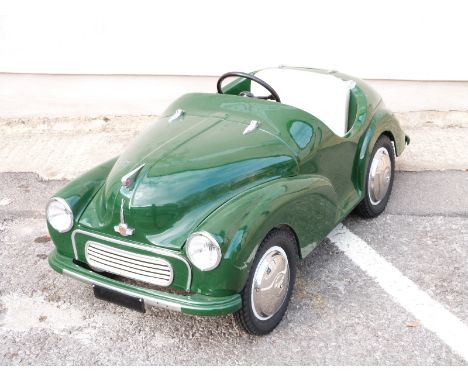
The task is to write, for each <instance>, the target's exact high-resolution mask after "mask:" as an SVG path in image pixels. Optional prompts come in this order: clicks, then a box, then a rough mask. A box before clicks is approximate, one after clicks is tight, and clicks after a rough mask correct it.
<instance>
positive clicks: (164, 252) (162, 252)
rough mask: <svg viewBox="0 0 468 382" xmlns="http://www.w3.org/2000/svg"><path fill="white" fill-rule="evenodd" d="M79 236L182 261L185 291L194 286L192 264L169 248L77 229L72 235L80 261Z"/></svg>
mask: <svg viewBox="0 0 468 382" xmlns="http://www.w3.org/2000/svg"><path fill="white" fill-rule="evenodd" d="M77 235H84V236H85V237H86V238H87V239H88V238H95V239H98V240H100V241H105V242H107V243H111V244H117V245H120V246H123V247H126V248H129V250H130V251H131V250H132V249H136V250H138V251H146V252H150V253H154V254H155V255H157V256H158V257H159V258H172V259H176V260H178V261H180V262H181V263H183V264H184V265H185V267H186V268H187V283H186V286H185V290H190V286H191V285H192V267H191V265H190V263H189V262H188V260H187V259H186V258H184V257H183V256H182V255H181V254H180V253H179V252H177V251H173V250H170V249H167V248H161V247H155V246H150V245H146V244H140V243H135V242H132V241H126V240H125V241H124V240H120V239H117V238H115V237H112V236H108V235H103V234H98V233H95V232H89V231H85V230H82V229H76V230H74V231H73V232H72V235H71V242H72V248H73V254H74V256H75V259H76V260H78V259H79V258H78V248H77V243H76V236H77Z"/></svg>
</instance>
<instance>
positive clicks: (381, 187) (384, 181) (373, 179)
mask: <svg viewBox="0 0 468 382" xmlns="http://www.w3.org/2000/svg"><path fill="white" fill-rule="evenodd" d="M394 174H395V151H394V149H393V145H392V141H391V140H390V138H389V137H387V136H386V135H381V136H380V138H379V139H378V140H377V142H376V143H375V146H374V149H373V150H372V154H371V157H370V160H369V165H368V168H367V173H366V187H365V192H364V199H363V200H362V201H361V203H359V204H358V206H357V208H356V210H357V212H358V213H359V214H360V215H361V216H362V217H364V218H375V217H377V216H378V215H380V214H381V213H382V212H383V210H384V209H385V207H386V206H387V203H388V199H389V198H390V193H391V192H392V186H393V177H394Z"/></svg>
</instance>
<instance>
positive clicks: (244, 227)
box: [192, 175, 338, 295]
mask: <svg viewBox="0 0 468 382" xmlns="http://www.w3.org/2000/svg"><path fill="white" fill-rule="evenodd" d="M337 211H338V208H337V198H336V194H335V191H334V189H333V187H332V185H331V184H330V182H329V181H328V179H326V178H324V177H321V176H317V175H312V176H310V175H308V176H296V177H290V178H281V179H277V180H274V181H271V182H268V183H266V184H263V185H261V186H258V187H255V188H253V189H250V190H248V191H246V192H244V193H242V194H240V195H238V196H236V197H235V198H233V199H231V200H230V201H229V202H227V203H225V204H224V205H222V206H221V207H220V208H218V209H217V210H216V211H214V212H213V213H212V214H211V215H209V216H208V217H207V218H206V219H205V220H204V221H203V222H202V223H201V224H200V225H199V227H198V228H197V231H207V232H210V233H211V234H212V235H213V236H215V237H216V238H217V240H218V242H219V243H220V246H221V250H222V253H223V259H222V260H221V263H220V265H219V266H218V268H216V269H215V270H212V271H209V272H202V271H199V270H198V269H196V268H195V267H194V270H193V282H192V291H194V292H196V293H203V294H209V295H228V294H232V293H238V292H240V291H241V290H242V289H243V288H244V285H245V282H246V280H247V277H248V275H249V271H250V267H251V264H252V261H253V259H254V257H255V254H256V251H257V249H258V246H259V245H260V243H261V242H262V240H263V239H264V238H265V236H266V235H267V234H268V232H269V231H270V230H272V229H273V228H275V227H280V226H284V225H286V226H289V227H290V228H291V229H292V230H293V231H294V232H295V234H296V236H297V239H298V244H299V247H300V249H301V255H302V256H305V255H307V254H309V253H310V251H311V250H312V248H313V247H314V246H315V245H316V244H317V243H318V242H319V241H320V240H322V239H323V238H324V237H325V236H326V235H327V234H328V232H329V231H330V229H331V228H332V227H333V226H334V224H335V223H336V219H337Z"/></svg>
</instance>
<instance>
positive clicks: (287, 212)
mask: <svg viewBox="0 0 468 382" xmlns="http://www.w3.org/2000/svg"><path fill="white" fill-rule="evenodd" d="M225 79H230V80H229V81H226V82H228V83H227V85H225V86H223V83H224V80H225ZM408 143H409V138H408V137H407V136H406V135H405V134H404V133H403V132H402V130H401V129H400V127H399V124H398V122H397V120H396V119H395V117H394V116H393V115H392V114H391V113H390V112H389V111H388V110H387V109H385V107H384V105H383V102H382V100H381V98H380V97H379V95H377V94H376V92H375V91H374V90H372V89H371V88H370V87H369V86H368V85H366V84H365V83H364V82H363V81H361V80H359V79H357V78H353V77H350V76H347V75H344V74H341V73H338V72H334V71H324V70H317V69H309V68H293V67H279V68H271V69H264V70H260V71H257V72H254V73H250V74H249V73H243V72H230V73H226V74H224V75H223V76H221V77H220V78H219V80H218V84H217V93H213V94H201V93H195V94H187V95H184V96H182V97H181V98H179V99H178V100H176V101H175V102H174V103H173V104H172V105H171V106H169V108H168V109H167V110H166V111H165V112H164V114H163V115H162V116H161V117H160V118H159V119H158V120H157V121H156V122H155V123H154V125H152V126H151V127H149V128H148V129H147V130H146V132H144V133H143V134H142V135H141V136H140V137H139V138H137V139H136V140H135V142H133V143H132V144H131V145H130V146H129V148H128V149H127V150H126V151H125V152H124V153H122V154H121V155H120V156H119V157H118V158H114V159H111V160H109V161H108V162H106V163H103V164H101V165H99V166H97V167H95V168H94V169H92V170H90V171H88V172H87V173H85V174H84V175H82V176H80V177H79V178H77V179H75V180H74V181H72V182H70V183H69V184H67V185H66V186H65V187H64V188H63V189H62V190H60V191H59V192H58V193H57V194H56V195H55V196H54V197H52V198H51V199H50V202H49V203H48V205H47V221H48V228H49V232H50V236H51V238H52V240H53V242H54V244H55V247H56V249H54V250H53V251H52V253H51V254H50V256H49V263H50V265H51V267H52V268H53V269H54V270H56V271H57V272H59V273H62V274H64V275H67V276H71V277H73V278H75V279H77V280H80V281H82V282H85V283H88V284H90V285H92V287H93V288H94V293H95V296H96V297H98V298H101V299H104V300H107V301H112V302H114V303H117V304H121V305H123V306H126V307H130V308H133V309H136V310H139V311H142V312H144V311H145V307H146V306H156V307H161V308H166V309H172V310H176V311H180V312H183V313H188V314H196V315H222V314H228V313H234V315H235V317H236V319H237V321H238V323H239V324H240V325H241V326H242V327H243V328H244V329H245V330H246V331H247V332H249V333H252V334H256V335H262V334H267V333H269V332H271V331H272V330H273V329H274V328H275V327H276V326H277V325H278V324H279V322H280V321H281V319H282V317H283V315H284V313H285V311H286V309H287V307H288V303H289V300H290V298H291V294H292V293H293V288H294V281H295V276H296V267H297V263H298V260H299V259H300V258H304V257H305V256H307V255H308V254H310V253H311V251H312V250H313V249H314V247H316V246H317V245H318V244H319V243H320V242H321V241H322V240H323V239H324V238H325V237H326V236H327V235H328V234H329V233H330V231H332V230H333V228H334V227H335V226H336V225H337V224H338V223H339V222H341V221H342V220H343V219H344V218H345V217H346V216H347V215H348V214H349V213H350V212H351V211H353V210H355V209H356V210H357V211H358V212H359V213H360V214H361V215H363V216H364V217H375V216H377V215H379V214H380V213H381V212H382V211H383V210H384V208H385V206H386V204H387V201H388V199H389V196H390V193H391V190H392V183H393V176H394V168H395V155H400V154H401V153H402V151H403V150H404V148H405V146H406V144H408Z"/></svg>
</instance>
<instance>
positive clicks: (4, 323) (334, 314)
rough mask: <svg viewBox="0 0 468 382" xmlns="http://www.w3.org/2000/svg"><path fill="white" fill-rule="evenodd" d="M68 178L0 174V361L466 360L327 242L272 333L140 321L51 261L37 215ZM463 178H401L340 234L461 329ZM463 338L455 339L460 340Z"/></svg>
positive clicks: (157, 318)
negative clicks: (379, 210) (372, 210)
mask: <svg viewBox="0 0 468 382" xmlns="http://www.w3.org/2000/svg"><path fill="white" fill-rule="evenodd" d="M63 184H65V181H60V180H50V181H45V180H41V178H40V177H39V176H38V175H36V174H34V173H18V172H3V173H0V365H18V364H19V365H56V364H60V365H62V364H64V365H104V364H105V365H109V364H118V365H135V364H137V365H143V364H144V365H146V364H152V365H231V364H242V365H252V364H255V365H299V364H300V365H304V364H306V365H467V364H468V360H467V359H466V357H464V356H463V354H460V352H457V351H456V349H454V348H453V347H451V345H450V344H448V343H447V342H446V341H444V339H443V338H442V337H441V336H440V335H439V334H438V333H437V331H434V330H429V329H428V328H427V325H426V324H425V323H424V322H421V320H420V319H419V318H418V317H416V316H415V315H413V314H412V313H410V312H409V311H408V310H407V309H405V308H404V305H402V304H401V303H400V302H399V301H398V300H397V299H395V298H394V297H393V296H391V295H390V294H389V293H387V291H386V290H385V289H384V288H382V287H381V285H380V284H379V282H377V281H376V280H375V279H374V278H373V277H371V276H370V275H369V274H367V273H366V272H364V271H363V270H362V269H361V268H360V267H359V266H357V265H356V263H354V262H353V261H352V260H350V257H349V256H346V254H345V253H344V252H343V251H342V250H340V249H339V248H338V247H337V246H336V245H335V244H334V243H333V241H331V240H328V239H327V240H325V241H324V242H323V243H322V244H321V245H320V246H319V247H318V248H316V249H315V250H314V251H313V252H312V253H311V254H310V255H309V256H308V257H307V258H306V259H305V260H303V261H301V263H300V266H299V271H298V276H297V284H296V288H295V291H294V294H293V298H292V301H291V304H290V307H289V309H288V311H287V314H286V316H285V318H284V320H283V322H282V323H281V324H280V325H279V327H278V328H277V329H276V330H275V331H274V332H273V333H272V334H270V335H268V336H265V337H255V336H250V335H247V334H245V333H244V332H243V331H242V330H240V329H239V328H238V327H237V326H236V324H235V322H234V319H233V317H232V316H231V315H228V316H224V317H195V316H188V315H183V314H180V313H175V312H169V311H165V310H160V309H156V308H152V309H150V310H149V311H148V312H147V313H146V314H140V313H137V312H134V311H130V310H127V309H125V308H122V307H119V306H116V305H113V304H110V303H106V302H103V301H100V300H96V299H95V298H94V296H93V293H92V290H91V288H90V287H89V286H86V285H83V284H81V283H79V282H77V281H74V280H71V279H69V278H66V277H64V276H61V275H59V274H57V273H55V272H54V271H53V270H52V269H50V268H49V266H48V264H47V254H48V253H49V251H50V250H51V249H52V243H51V242H50V239H49V238H48V236H47V229H46V224H45V217H44V208H45V204H46V202H47V199H48V198H49V196H50V195H52V194H53V193H54V192H55V191H56V190H57V189H59V188H60V187H61V186H62V185H63ZM467 190H468V172H467V171H422V172H397V173H396V178H395V183H394V190H393V194H392V197H391V200H390V203H389V205H388V207H387V209H386V211H385V212H384V213H383V214H382V215H381V216H380V217H378V218H377V219H372V220H364V219H361V218H359V217H357V216H354V215H352V216H350V217H349V218H347V219H346V220H345V221H344V225H345V227H347V229H349V230H350V231H351V232H352V233H354V234H355V235H356V236H358V237H359V238H360V240H363V241H364V242H365V243H367V244H368V245H369V246H370V247H372V249H373V250H375V252H376V256H379V257H381V258H383V259H385V261H387V262H389V263H391V264H392V265H393V266H394V267H395V268H397V269H398V270H399V271H400V272H401V273H402V274H403V275H404V276H405V277H407V278H408V279H410V280H411V281H412V282H414V283H415V284H416V285H417V287H419V288H420V289H421V290H422V291H423V292H424V293H426V294H427V295H428V296H429V297H430V298H431V299H432V300H433V301H435V302H437V303H440V305H441V306H442V307H443V309H445V310H447V311H448V312H450V314H452V315H453V316H455V317H456V318H457V319H458V320H459V321H460V323H461V327H462V331H465V329H466V327H467V325H468V292H467V280H468V196H467ZM460 335H463V333H460Z"/></svg>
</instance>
